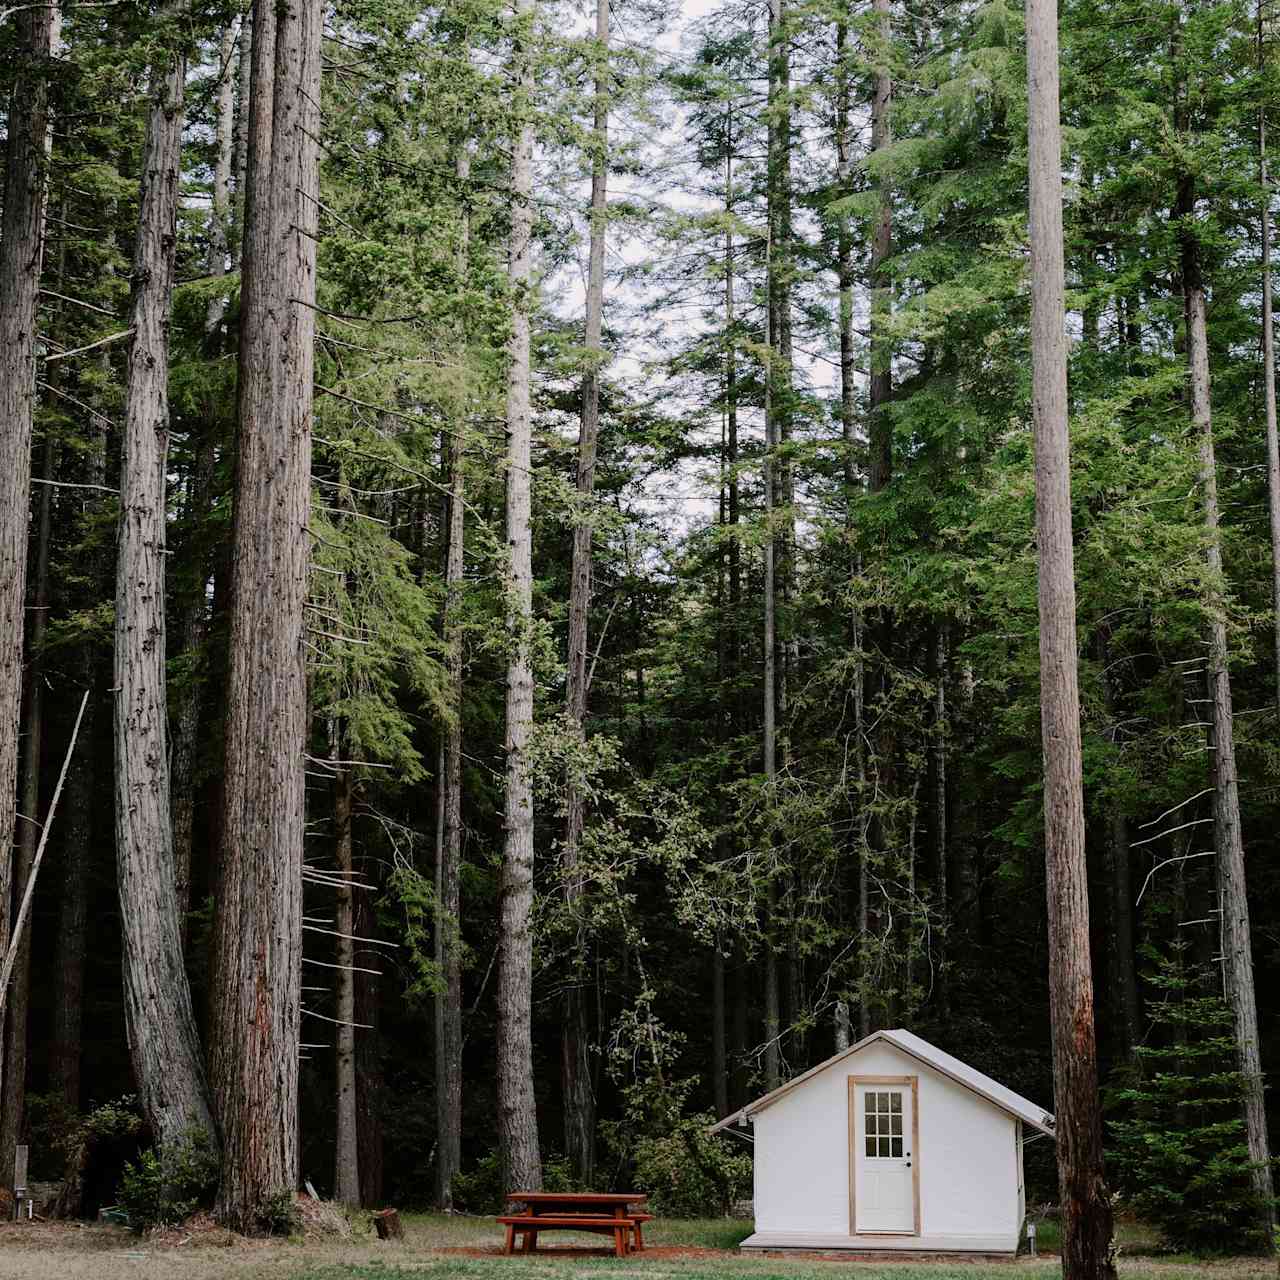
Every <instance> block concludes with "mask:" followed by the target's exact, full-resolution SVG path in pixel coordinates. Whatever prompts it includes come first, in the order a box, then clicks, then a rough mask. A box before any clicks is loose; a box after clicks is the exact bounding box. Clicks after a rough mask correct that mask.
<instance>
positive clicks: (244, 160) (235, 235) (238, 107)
mask: <svg viewBox="0 0 1280 1280" xmlns="http://www.w3.org/2000/svg"><path fill="white" fill-rule="evenodd" d="M237 44H238V46H239V47H238V49H237V52H236V81H235V102H234V105H233V111H234V115H235V124H234V127H233V129H232V134H231V176H232V180H233V181H234V183H235V197H234V199H233V200H232V202H231V237H230V239H231V244H230V246H229V247H230V251H231V269H232V270H233V271H239V270H240V264H241V260H242V258H243V256H244V207H245V194H246V190H245V189H246V187H247V185H248V182H247V178H248V171H249V99H250V96H251V80H252V72H253V10H252V9H251V8H250V9H246V10H245V12H244V13H243V14H242V15H241V18H240V34H239V37H238V39H237Z"/></svg>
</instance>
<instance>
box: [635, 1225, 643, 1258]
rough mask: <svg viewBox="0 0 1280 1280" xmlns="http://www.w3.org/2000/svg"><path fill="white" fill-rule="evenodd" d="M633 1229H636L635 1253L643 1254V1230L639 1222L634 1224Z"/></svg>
mask: <svg viewBox="0 0 1280 1280" xmlns="http://www.w3.org/2000/svg"><path fill="white" fill-rule="evenodd" d="M635 1228H636V1252H637V1253H643V1252H644V1229H643V1228H642V1227H641V1225H640V1223H639V1222H637V1223H636V1224H635Z"/></svg>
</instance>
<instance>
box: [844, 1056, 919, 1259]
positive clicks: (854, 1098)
mask: <svg viewBox="0 0 1280 1280" xmlns="http://www.w3.org/2000/svg"><path fill="white" fill-rule="evenodd" d="M848 1080H849V1234H850V1235H851V1236H918V1235H919V1234H920V1077H919V1076H849V1077H848ZM879 1084H885V1085H898V1086H900V1087H901V1086H909V1087H910V1089H911V1196H912V1200H913V1202H914V1210H915V1212H914V1214H913V1220H914V1223H915V1227H914V1229H913V1230H911V1231H859V1230H858V1156H859V1149H858V1086H859V1085H879Z"/></svg>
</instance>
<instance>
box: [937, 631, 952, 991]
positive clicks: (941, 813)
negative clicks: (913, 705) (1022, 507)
mask: <svg viewBox="0 0 1280 1280" xmlns="http://www.w3.org/2000/svg"><path fill="white" fill-rule="evenodd" d="M948 639H949V628H948V626H947V624H946V623H945V622H939V623H938V624H937V626H936V628H935V630H934V635H933V673H934V679H935V680H936V681H937V684H936V685H935V687H934V691H933V751H932V755H933V823H932V826H933V901H934V906H935V908H936V910H937V913H938V918H939V920H940V921H941V922H942V929H941V930H940V931H939V935H938V941H937V944H936V946H937V955H938V997H939V1003H940V1005H941V1007H942V1009H943V1011H944V1012H945V1010H946V1008H947V979H948V976H949V975H948V972H947V950H946V947H947V905H948V896H949V895H948V890H949V888H950V886H949V885H948V884H947V870H948V865H949V861H948V854H947V847H948V835H949V833H948V827H947V816H948V813H947V753H948V748H949V745H950V734H951V730H950V725H949V723H948V720H947V664H948V652H947V650H948Z"/></svg>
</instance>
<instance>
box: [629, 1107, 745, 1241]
mask: <svg viewBox="0 0 1280 1280" xmlns="http://www.w3.org/2000/svg"><path fill="white" fill-rule="evenodd" d="M714 1123H715V1119H714V1117H713V1116H710V1115H701V1116H686V1117H684V1118H682V1119H680V1120H678V1121H677V1122H676V1124H675V1126H674V1128H672V1129H671V1130H670V1132H668V1133H665V1134H661V1135H656V1136H652V1135H651V1136H648V1137H643V1138H641V1139H640V1140H639V1141H638V1142H637V1143H636V1146H635V1155H634V1159H635V1170H636V1185H637V1186H638V1188H639V1189H640V1190H641V1191H647V1192H648V1193H649V1197H650V1202H651V1204H652V1205H653V1207H654V1209H655V1210H656V1211H657V1212H658V1213H662V1214H667V1215H669V1216H671V1217H673V1218H710V1217H723V1216H725V1215H727V1214H728V1213H729V1212H730V1210H731V1209H732V1207H733V1202H734V1201H735V1200H740V1199H742V1198H744V1197H745V1196H748V1195H750V1194H751V1157H750V1156H749V1155H746V1154H745V1153H743V1152H739V1151H735V1150H734V1149H733V1148H732V1147H731V1146H730V1145H729V1140H727V1139H724V1138H718V1137H710V1136H708V1134H707V1129H708V1127H709V1126H710V1125H712V1124H714Z"/></svg>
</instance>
